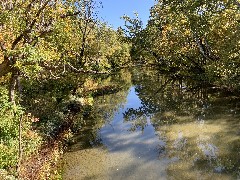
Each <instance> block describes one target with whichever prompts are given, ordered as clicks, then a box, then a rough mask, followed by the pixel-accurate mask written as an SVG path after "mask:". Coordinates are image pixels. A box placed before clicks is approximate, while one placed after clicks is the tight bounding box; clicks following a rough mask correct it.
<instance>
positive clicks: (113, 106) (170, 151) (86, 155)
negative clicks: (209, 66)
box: [63, 72, 240, 180]
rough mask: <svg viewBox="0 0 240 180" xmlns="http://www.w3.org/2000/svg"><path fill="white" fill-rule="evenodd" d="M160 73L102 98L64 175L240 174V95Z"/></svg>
mask: <svg viewBox="0 0 240 180" xmlns="http://www.w3.org/2000/svg"><path fill="white" fill-rule="evenodd" d="M164 78H165V77H161V76H159V75H158V74H156V73H155V72H150V73H147V74H144V76H143V75H142V74H139V72H134V73H133V74H132V82H133V84H132V85H131V86H130V87H129V88H127V89H126V90H123V91H122V92H118V93H115V94H110V95H107V96H100V97H96V98H95V100H94V101H95V105H94V110H93V112H92V113H95V114H97V115H96V116H94V117H96V118H95V121H94V122H92V121H91V120H89V121H88V123H86V126H85V127H83V129H82V131H81V132H80V133H79V134H78V135H76V136H75V137H74V138H75V143H74V144H73V145H72V146H71V147H70V148H69V149H68V151H67V152H65V154H64V160H63V161H64V163H63V164H64V166H63V179H103V180H105V179H106V180H107V179H109V180H110V179H116V180H117V179H137V180H141V179H143V180H145V179H240V120H239V117H240V116H239V110H240V101H239V99H238V98H237V97H228V96H225V95H223V94H222V93H220V92H217V91H214V92H208V91H207V90H206V89H202V88H200V89H197V90H196V89H195V90H191V91H188V90H186V87H187V86H188V85H187V83H186V84H183V83H182V82H181V83H180V82H179V81H175V80H174V81H172V80H170V81H168V79H166V78H165V79H164Z"/></svg>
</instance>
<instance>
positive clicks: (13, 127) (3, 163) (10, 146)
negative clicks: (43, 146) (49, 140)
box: [0, 87, 41, 170]
mask: <svg viewBox="0 0 240 180" xmlns="http://www.w3.org/2000/svg"><path fill="white" fill-rule="evenodd" d="M0 99H1V100H0V169H8V170H10V168H11V170H14V169H15V168H16V167H15V166H16V164H17V162H18V154H19V153H18V151H19V149H18V147H19V141H18V135H19V122H18V121H19V119H20V118H21V116H23V119H24V121H23V123H22V146H23V147H24V157H27V156H29V155H30V154H31V153H32V152H34V151H35V150H36V148H37V147H38V145H39V144H40V143H41V138H40V136H39V135H38V133H37V132H34V131H33V130H32V128H31V124H32V123H33V122H34V121H35V120H36V119H37V118H36V117H33V116H31V115H28V116H26V115H23V109H22V108H21V107H19V106H17V107H12V104H11V103H9V102H8V96H7V89H6V88H5V87H1V88H0Z"/></svg>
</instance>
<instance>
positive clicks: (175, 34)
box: [128, 0, 240, 83]
mask: <svg viewBox="0 0 240 180" xmlns="http://www.w3.org/2000/svg"><path fill="white" fill-rule="evenodd" d="M150 13H151V15H150V19H149V21H148V25H147V27H146V28H145V29H143V30H141V31H140V32H138V34H137V36H136V37H133V38H132V41H133V42H135V45H134V47H135V50H134V52H138V53H137V55H136V54H135V55H136V58H138V59H141V60H142V61H147V62H149V63H155V64H158V65H159V66H160V67H161V68H162V69H167V71H170V72H173V73H180V74H182V75H188V76H191V75H192V74H193V73H197V74H203V73H206V76H205V78H210V81H216V80H219V81H220V80H221V82H222V81H224V82H226V81H232V79H235V80H236V81H238V71H239V62H240V61H239V48H240V47H239V39H240V37H239V34H240V32H239V29H240V28H239V3H238V2H237V1H221V0H212V1H189V0H184V1H168V0H167V1H162V0H159V1H157V3H156V4H155V5H154V6H153V7H152V8H151V10H150ZM128 21H129V22H132V21H130V20H128ZM130 29H131V28H130ZM234 83H235V82H234Z"/></svg>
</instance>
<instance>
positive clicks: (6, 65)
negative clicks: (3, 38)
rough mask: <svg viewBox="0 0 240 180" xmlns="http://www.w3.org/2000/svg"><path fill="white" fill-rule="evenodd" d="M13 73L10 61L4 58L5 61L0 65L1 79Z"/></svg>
mask: <svg viewBox="0 0 240 180" xmlns="http://www.w3.org/2000/svg"><path fill="white" fill-rule="evenodd" d="M9 72H11V66H10V61H9V59H8V58H6V57H4V61H3V62H2V63H1V64H0V77H2V76H4V75H6V74H7V73H9Z"/></svg>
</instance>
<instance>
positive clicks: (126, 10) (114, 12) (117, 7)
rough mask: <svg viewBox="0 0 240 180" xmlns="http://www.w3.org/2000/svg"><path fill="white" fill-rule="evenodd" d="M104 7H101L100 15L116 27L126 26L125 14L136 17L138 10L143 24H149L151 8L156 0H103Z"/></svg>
mask: <svg viewBox="0 0 240 180" xmlns="http://www.w3.org/2000/svg"><path fill="white" fill-rule="evenodd" d="M101 2H102V5H103V8H101V9H99V14H98V15H99V17H101V18H103V20H104V21H107V22H108V24H109V25H111V26H112V27H113V28H114V29H117V28H118V27H119V26H124V20H122V19H120V17H121V16H123V15H125V14H126V15H128V16H130V17H134V12H138V14H139V17H140V19H141V20H142V21H143V25H144V26H145V25H146V24H147V20H148V18H149V15H150V14H149V9H150V8H151V7H152V6H153V5H154V0H101Z"/></svg>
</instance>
